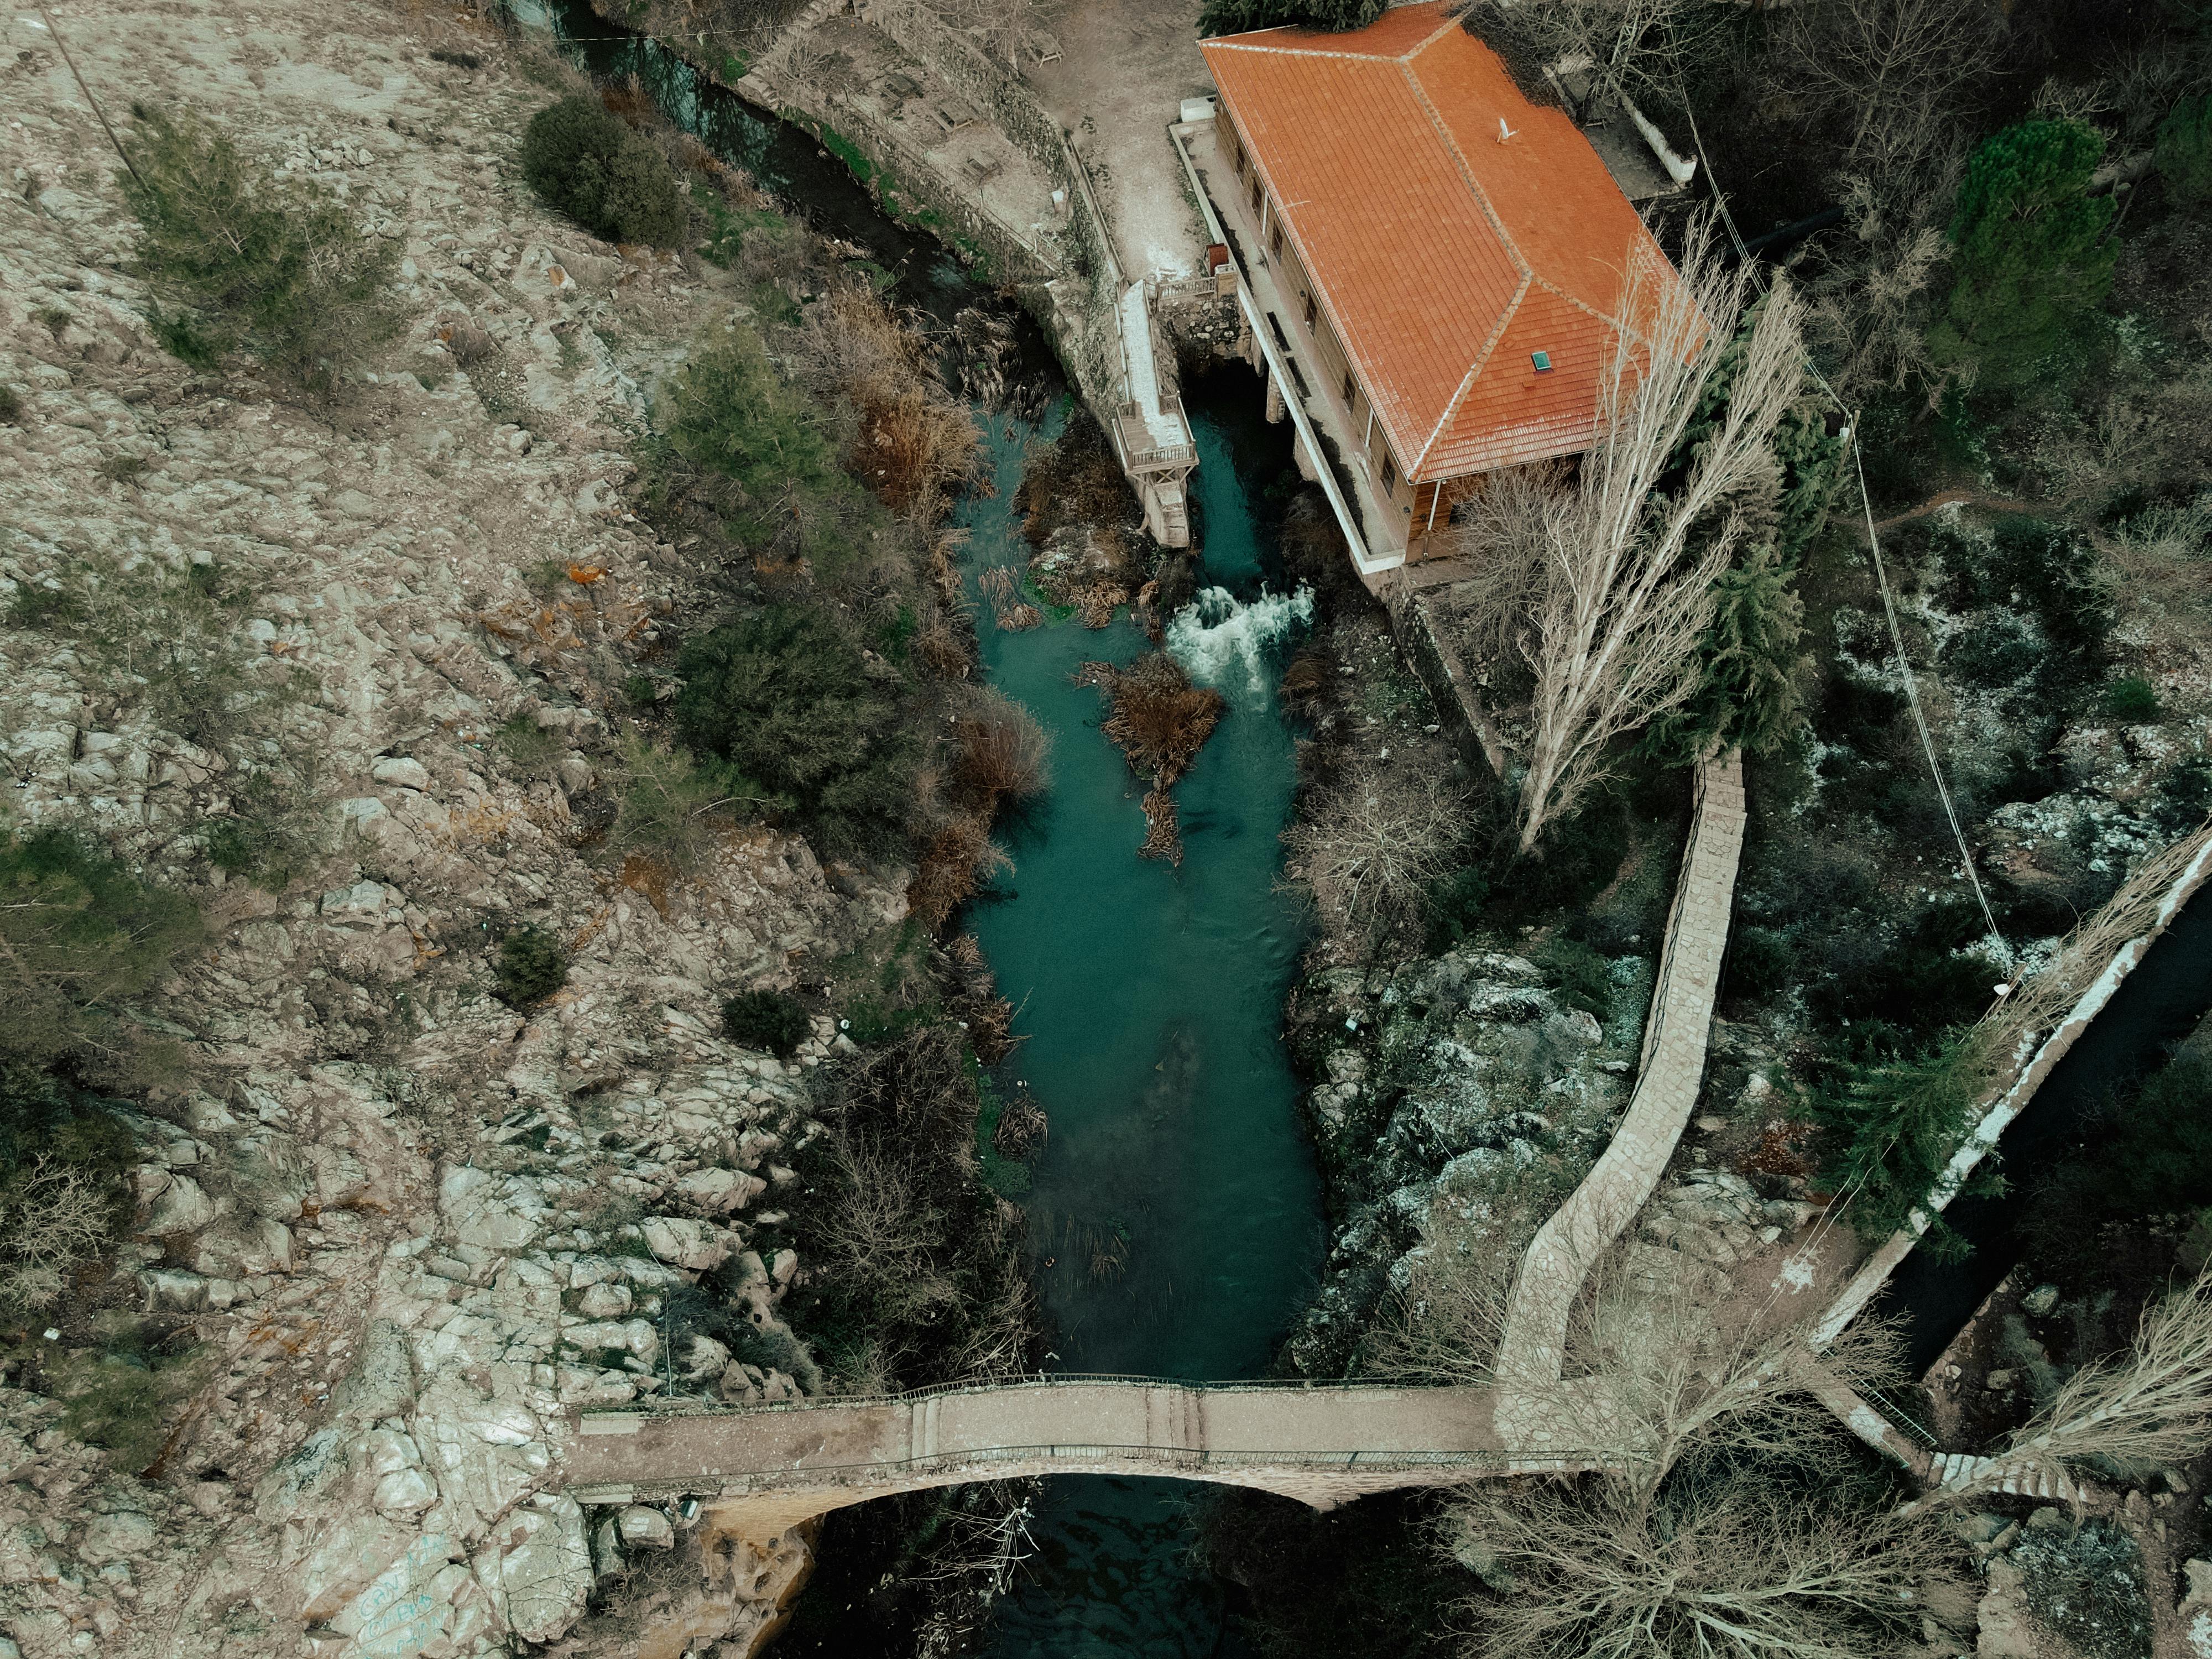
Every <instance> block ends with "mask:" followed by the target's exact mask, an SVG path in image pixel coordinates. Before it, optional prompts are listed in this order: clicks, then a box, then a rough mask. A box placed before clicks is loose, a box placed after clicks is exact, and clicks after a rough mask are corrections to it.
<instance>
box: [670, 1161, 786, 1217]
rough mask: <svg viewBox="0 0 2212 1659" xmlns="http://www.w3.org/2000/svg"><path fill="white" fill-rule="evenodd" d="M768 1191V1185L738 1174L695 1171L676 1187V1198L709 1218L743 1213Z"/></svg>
mask: <svg viewBox="0 0 2212 1659" xmlns="http://www.w3.org/2000/svg"><path fill="white" fill-rule="evenodd" d="M767 1190H768V1182H765V1181H763V1180H762V1179H761V1178H760V1177H759V1176H750V1175H746V1174H745V1173H744V1171H742V1170H693V1171H692V1172H691V1173H690V1175H688V1176H683V1177H682V1178H680V1179H679V1180H678V1182H677V1183H676V1194H677V1196H678V1197H679V1198H682V1199H684V1200H687V1201H688V1202H690V1203H692V1204H696V1205H697V1206H699V1207H700V1208H701V1209H702V1210H704V1211H706V1212H708V1214H710V1215H727V1214H728V1213H729V1212H731V1211H732V1210H742V1209H744V1207H745V1206H746V1205H748V1204H750V1203H751V1202H752V1201H753V1200H755V1199H756V1198H757V1197H759V1196H760V1195H761V1194H763V1193H764V1192H766V1191H767Z"/></svg>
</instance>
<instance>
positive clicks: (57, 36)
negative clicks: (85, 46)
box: [39, 0, 146, 190]
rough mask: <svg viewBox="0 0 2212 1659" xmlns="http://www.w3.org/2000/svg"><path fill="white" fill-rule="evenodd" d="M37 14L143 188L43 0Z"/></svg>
mask: <svg viewBox="0 0 2212 1659" xmlns="http://www.w3.org/2000/svg"><path fill="white" fill-rule="evenodd" d="M39 15H40V16H41V17H43V18H45V19H46V33H49V34H51V35H52V36H53V37H54V45H56V46H58V47H60V48H61V54H62V62H64V64H68V65H69V72H70V79H71V80H73V81H75V82H76V89H77V90H78V91H79V92H81V93H82V94H84V101H85V102H86V103H88V104H89V105H91V106H92V113H93V118H94V119H95V120H96V121H98V122H99V123H100V131H102V132H104V133H106V135H107V142H108V143H111V144H112V145H114V146H115V153H116V154H117V155H119V156H121V157H122V158H123V165H124V166H125V167H128V168H129V169H130V172H131V178H132V179H136V180H137V184H138V186H139V188H140V189H142V190H143V189H144V188H145V185H146V181H145V180H144V179H141V178H139V176H138V169H137V167H136V166H134V165H133V164H132V162H131V152H130V151H129V150H126V149H124V148H123V141H122V140H121V139H120V138H118V137H116V136H115V129H114V128H113V127H111V126H110V125H107V112H106V110H103V109H102V108H100V100H99V99H97V98H95V97H94V96H93V95H92V88H90V87H88V86H87V85H85V83H84V76H83V74H82V72H81V71H80V70H78V69H77V66H76V58H72V57H70V49H69V42H68V41H66V40H63V39H62V32H61V30H60V28H59V27H57V25H56V24H55V22H54V15H53V13H52V12H51V11H48V10H47V9H46V6H45V4H44V3H43V0H42V3H41V4H40V7H39Z"/></svg>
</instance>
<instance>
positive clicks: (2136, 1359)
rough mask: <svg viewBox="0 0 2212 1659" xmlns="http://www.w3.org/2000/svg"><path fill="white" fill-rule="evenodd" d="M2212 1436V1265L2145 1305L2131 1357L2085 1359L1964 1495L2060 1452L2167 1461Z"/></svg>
mask: <svg viewBox="0 0 2212 1659" xmlns="http://www.w3.org/2000/svg"><path fill="white" fill-rule="evenodd" d="M2208 1442H2212V1266H2208V1267H2205V1269H2204V1270H2203V1272H2202V1273H2199V1274H2198V1275H2197V1279H2195V1281H2194V1282H2193V1283H2191V1284H2189V1285H2184V1286H2183V1287H2182V1288H2181V1289H2179V1290H2178V1291H2173V1292H2172V1294H2170V1295H2168V1296H2166V1297H2165V1298H2163V1299H2162V1300H2160V1301H2158V1302H2155V1303H2154V1304H2151V1305H2150V1306H2149V1307H2148V1308H2147V1309H2145V1310H2143V1316H2142V1323H2141V1324H2140V1325H2139V1326H2138V1327H2137V1328H2136V1340H2135V1343H2134V1346H2132V1347H2131V1348H2130V1350H2129V1351H2128V1352H2127V1353H2126V1354H2125V1355H2124V1356H2123V1357H2122V1358H2118V1359H2117V1360H2111V1361H2106V1362H2105V1363H2103V1364H2094V1365H2087V1366H2084V1367H2083V1368H2082V1369H2081V1370H2079V1371H2077V1372H2075V1375H2074V1376H2072V1377H2070V1378H2069V1379H2068V1381H2067V1382H2066V1383H2065V1384H2064V1385H2063V1387H2061V1388H2060V1389H2059V1390H2058V1392H2057V1395H2054V1396H2053V1397H2052V1399H2051V1403H2050V1404H2049V1405H2048V1406H2046V1407H2044V1409H2043V1410H2042V1411H2040V1412H2039V1413H2037V1414H2036V1416H2035V1419H2034V1420H2033V1421H2032V1422H2030V1423H2029V1424H2028V1425H2027V1427H2026V1428H2024V1429H2022V1430H2021V1431H2020V1432H2019V1433H2018V1434H2017V1435H2015V1436H2014V1437H2013V1440H2012V1443H2011V1444H2010V1446H2009V1447H2008V1448H2007V1449H2006V1451H2005V1452H2004V1454H2003V1455H2002V1456H1999V1457H1997V1458H1995V1459H1993V1460H1992V1461H1991V1462H1990V1464H1989V1465H1988V1466H1987V1467H1986V1468H1984V1470H1983V1471H1982V1472H1981V1474H1979V1475H1978V1477H1977V1478H1976V1479H1975V1480H1974V1481H1973V1482H1972V1484H1971V1485H1969V1486H1966V1487H1965V1488H1963V1489H1954V1490H1952V1491H1949V1492H1945V1493H1944V1494H1942V1496H1943V1498H1945V1499H1947V1500H1950V1499H1955V1498H1958V1497H1960V1496H1963V1495H1964V1493H1965V1492H1977V1491H1980V1490H1982V1489H1984V1488H1985V1487H1988V1486H1996V1485H1998V1484H2000V1483H2001V1482H2002V1480H2004V1479H2005V1478H2006V1476H2007V1475H2008V1474H2009V1473H2011V1472H2013V1471H2015V1470H2017V1469H2018V1468H2020V1467H2021V1465H2022V1464H2023V1463H2028V1462H2041V1461H2045V1460H2056V1461H2057V1462H2064V1463H2081V1462H2101V1463H2108V1464H2118V1465H2121V1466H2123V1467H2134V1468H2160V1467H2161V1466H2163V1465H2165V1464H2167V1463H2172V1462H2177V1461H2183V1460H2186V1459H2188V1458H2191V1457H2194V1456H2196V1455H2198V1454H2199V1453H2201V1452H2203V1449H2204V1448H2205V1445H2206V1444H2207V1443H2208Z"/></svg>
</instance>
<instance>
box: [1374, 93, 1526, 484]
mask: <svg viewBox="0 0 2212 1659" xmlns="http://www.w3.org/2000/svg"><path fill="white" fill-rule="evenodd" d="M1397 62H1398V69H1399V72H1400V73H1401V74H1402V75H1404V76H1405V77H1406V84H1407V86H1409V87H1411V88H1413V96H1414V98H1415V100H1418V101H1419V104H1420V106H1421V112H1422V113H1423V114H1425V115H1426V116H1427V117H1428V118H1429V125H1431V126H1432V127H1434V128H1435V129H1436V131H1437V137H1439V138H1441V139H1443V144H1444V149H1445V152H1446V153H1447V154H1448V155H1450V157H1451V158H1452V166H1453V167H1456V168H1457V169H1458V170H1459V176H1460V177H1461V178H1462V179H1465V180H1466V181H1467V187H1468V191H1469V192H1470V193H1472V194H1473V196H1474V199H1475V202H1476V204H1477V205H1479V206H1480V208H1481V209H1482V216H1483V217H1484V218H1486V219H1487V220H1488V221H1489V222H1490V228H1491V230H1492V233H1493V234H1495V235H1496V236H1497V238H1498V246H1500V247H1502V248H1504V250H1505V256H1506V258H1509V259H1510V260H1512V262H1513V264H1514V266H1515V267H1516V269H1517V270H1519V271H1520V273H1521V286H1520V287H1519V288H1517V289H1515V290H1514V293H1513V302H1512V304H1510V305H1509V306H1507V307H1505V313H1504V314H1505V315H1506V316H1508V317H1510V316H1511V315H1512V314H1513V313H1514V312H1515V311H1516V309H1517V308H1518V307H1519V306H1520V303H1521V296H1522V295H1523V294H1525V293H1527V292H1528V281H1529V279H1530V278H1531V277H1533V276H1535V274H1536V265H1535V262H1534V260H1532V259H1531V258H1528V255H1527V254H1525V253H1523V252H1522V251H1521V244H1520V243H1519V242H1517V241H1516V240H1514V238H1513V234H1512V233H1511V232H1510V231H1509V230H1508V229H1506V228H1505V221H1504V217H1503V216H1501V215H1500V214H1499V213H1498V205H1497V204H1496V203H1494V202H1492V200H1491V199H1490V192H1489V191H1486V190H1485V189H1484V188H1483V187H1482V180H1481V179H1478V178H1476V177H1475V176H1474V166H1473V165H1472V164H1471V163H1470V162H1469V161H1468V159H1467V152H1466V151H1464V150H1462V149H1461V148H1460V147H1459V140H1458V139H1456V138H1455V137H1452V131H1451V128H1450V127H1449V125H1446V123H1445V121H1444V118H1443V112H1442V111H1440V110H1439V109H1437V106H1436V100H1434V99H1432V98H1431V97H1430V96H1429V89H1428V88H1427V87H1425V86H1424V85H1423V84H1422V83H1421V77H1420V76H1418V75H1416V74H1415V73H1413V59H1412V58H1400V59H1398V60H1397ZM1488 355H1489V353H1488V350H1487V348H1486V349H1485V351H1484V357H1485V358H1487V356H1488ZM1480 368H1481V362H1480V360H1478V362H1477V363H1476V366H1475V372H1477V373H1479V372H1480ZM1463 395H1464V392H1460V393H1455V394H1454V397H1453V400H1452V401H1453V404H1456V403H1457V402H1458V400H1459V398H1460V397H1462V396H1463ZM1449 414H1450V407H1449V406H1447V408H1446V410H1445V414H1444V416H1443V417H1440V418H1439V419H1438V420H1437V423H1436V425H1435V426H1434V427H1433V428H1431V429H1430V432H1429V435H1428V437H1427V438H1426V439H1425V441H1423V442H1422V444H1421V454H1422V455H1423V456H1424V457H1425V456H1426V455H1427V454H1428V453H1429V452H1430V451H1431V449H1434V448H1435V447H1436V446H1437V439H1438V438H1440V437H1442V436H1443V430H1444V420H1445V418H1448V417H1449ZM1413 465H1416V466H1418V465H1420V463H1419V461H1416V462H1414V464H1413Z"/></svg>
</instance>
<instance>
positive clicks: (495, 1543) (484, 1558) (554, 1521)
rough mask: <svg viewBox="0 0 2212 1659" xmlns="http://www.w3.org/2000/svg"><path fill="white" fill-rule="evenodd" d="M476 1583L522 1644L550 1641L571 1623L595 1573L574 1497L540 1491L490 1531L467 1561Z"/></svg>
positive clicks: (588, 1542)
mask: <svg viewBox="0 0 2212 1659" xmlns="http://www.w3.org/2000/svg"><path fill="white" fill-rule="evenodd" d="M473 1565H475V1568H476V1574H477V1582H478V1583H481V1584H483V1587H484V1588H485V1589H487V1590H489V1592H490V1593H491V1595H492V1598H493V1600H494V1601H495V1602H497V1603H498V1604H499V1605H500V1607H501V1609H502V1611H503V1612H504V1613H506V1615H507V1627H508V1628H509V1629H510V1630H512V1631H513V1632H514V1634H515V1635H516V1636H518V1637H520V1638H521V1639H522V1640H524V1641H526V1642H550V1641H551V1640H552V1639H553V1638H555V1637H556V1636H558V1635H559V1634H560V1633H561V1632H562V1631H564V1630H566V1629H568V1626H570V1625H572V1624H574V1622H575V1620H576V1617H577V1615H578V1614H580V1613H582V1612H583V1610H584V1603H585V1602H586V1600H587V1599H588V1598H589V1597H590V1595H591V1593H592V1583H594V1580H595V1575H594V1574H593V1572H592V1548H591V1543H590V1541H589V1540H588V1539H587V1538H586V1536H585V1534H584V1511H583V1510H582V1509H580V1507H579V1506H578V1505H577V1504H576V1502H575V1500H574V1499H573V1498H567V1497H564V1496H561V1495H559V1494H556V1493H541V1494H539V1495H538V1497H536V1498H532V1499H531V1500H530V1502H529V1504H527V1505H526V1506H525V1507H523V1508H521V1509H519V1510H515V1511H514V1512H513V1514H512V1515H510V1516H507V1519H505V1520H504V1521H502V1522H500V1523H499V1524H498V1526H497V1527H495V1528H494V1529H493V1538H492V1541H491V1542H490V1543H489V1544H488V1545H487V1546H485V1547H484V1548H483V1550H481V1551H479V1552H478V1553H477V1556H476V1559H475V1562H474V1564H473Z"/></svg>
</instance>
